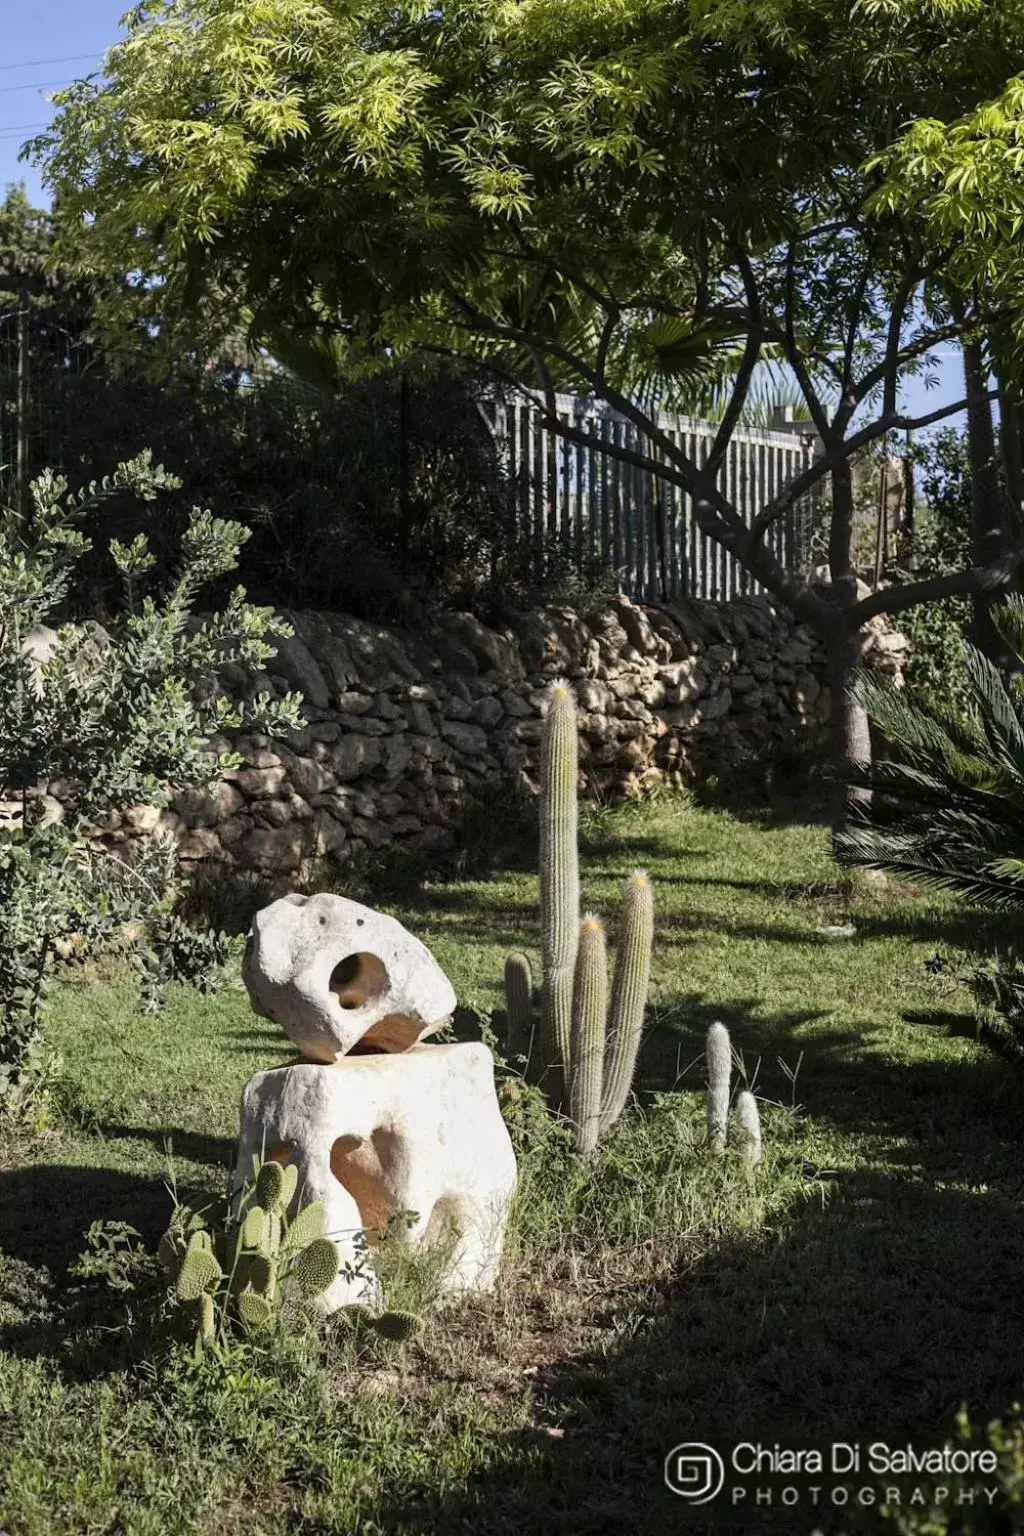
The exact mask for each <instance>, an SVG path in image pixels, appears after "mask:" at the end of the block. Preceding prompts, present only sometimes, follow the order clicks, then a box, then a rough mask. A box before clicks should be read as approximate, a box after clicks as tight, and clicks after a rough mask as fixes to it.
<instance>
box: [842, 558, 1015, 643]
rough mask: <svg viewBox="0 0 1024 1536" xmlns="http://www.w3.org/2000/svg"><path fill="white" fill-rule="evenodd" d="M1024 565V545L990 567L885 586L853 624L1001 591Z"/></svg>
mask: <svg viewBox="0 0 1024 1536" xmlns="http://www.w3.org/2000/svg"><path fill="white" fill-rule="evenodd" d="M1022 562H1024V546H1021V545H1015V546H1014V547H1013V548H1012V549H1008V550H1006V551H1005V552H1004V553H1003V554H1002V555H1000V556H999V559H998V560H993V561H992V562H991V563H990V564H989V565H975V566H972V567H971V568H970V569H969V570H966V571H951V572H950V573H949V574H948V575H946V576H930V577H928V578H927V579H926V580H924V581H914V582H910V583H909V584H908V585H907V586H905V587H883V588H882V589H881V590H880V591H878V592H873V593H872V594H871V596H870V597H865V598H864V599H863V600H862V601H861V602H859V603H857V605H856V606H855V607H854V608H853V609H852V610H851V613H850V621H851V623H853V624H854V625H856V627H857V628H860V626H861V625H862V624H866V623H867V621H868V619H873V618H874V617H875V616H876V615H877V614H879V613H904V612H906V610H907V609H908V608H916V607H917V605H918V604H919V603H928V602H933V601H934V600H935V599H937V598H940V597H972V596H974V595H975V594H976V593H980V592H998V591H1001V590H1002V589H1003V588H1005V587H1008V586H1009V585H1010V584H1011V582H1012V581H1013V579H1014V577H1015V576H1016V574H1017V570H1018V568H1019V567H1020V565H1021V563H1022Z"/></svg>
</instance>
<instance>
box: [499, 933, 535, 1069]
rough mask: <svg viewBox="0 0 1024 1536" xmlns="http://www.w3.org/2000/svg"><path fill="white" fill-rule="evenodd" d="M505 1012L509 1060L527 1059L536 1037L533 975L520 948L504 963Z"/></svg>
mask: <svg viewBox="0 0 1024 1536" xmlns="http://www.w3.org/2000/svg"><path fill="white" fill-rule="evenodd" d="M505 1010H506V1013H507V1015H508V1054H509V1057H510V1058H511V1059H512V1060H513V1061H514V1060H515V1059H516V1058H517V1057H521V1058H522V1059H524V1060H527V1059H528V1058H529V1055H530V1044H531V1040H532V1037H533V972H532V971H531V969H530V962H529V960H528V958H527V957H526V955H524V954H523V952H522V950H521V949H514V950H513V951H512V953H511V954H510V955H509V956H508V958H507V960H506V961H505Z"/></svg>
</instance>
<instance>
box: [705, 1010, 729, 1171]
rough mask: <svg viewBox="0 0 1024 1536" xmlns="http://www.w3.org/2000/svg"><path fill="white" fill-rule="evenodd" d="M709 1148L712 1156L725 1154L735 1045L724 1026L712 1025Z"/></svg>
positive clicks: (709, 1073) (710, 1041)
mask: <svg viewBox="0 0 1024 1536" xmlns="http://www.w3.org/2000/svg"><path fill="white" fill-rule="evenodd" d="M707 1062H708V1145H709V1146H710V1148H711V1150H712V1152H714V1153H716V1154H717V1153H720V1152H724V1151H725V1142H726V1137H727V1135H728V1131H729V1079H730V1077H731V1075H732V1042H731V1041H730V1039H729V1031H728V1030H727V1029H726V1027H725V1025H724V1024H718V1023H716V1024H712V1026H711V1028H710V1029H709V1030H708V1039H707Z"/></svg>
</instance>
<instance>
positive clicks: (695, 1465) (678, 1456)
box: [665, 1440, 725, 1504]
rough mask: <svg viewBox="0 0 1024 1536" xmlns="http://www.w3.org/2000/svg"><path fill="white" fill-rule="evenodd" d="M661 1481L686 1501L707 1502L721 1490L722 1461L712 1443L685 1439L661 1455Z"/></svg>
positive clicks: (693, 1502)
mask: <svg viewBox="0 0 1024 1536" xmlns="http://www.w3.org/2000/svg"><path fill="white" fill-rule="evenodd" d="M665 1481H666V1483H667V1484H668V1486H669V1487H670V1488H671V1490H672V1492H673V1493H677V1494H678V1495H679V1497H680V1498H681V1499H685V1500H686V1501H687V1503H688V1504H710V1502H711V1500H712V1499H714V1498H717V1497H718V1495H719V1494H720V1493H721V1491H722V1484H723V1483H724V1482H725V1463H724V1462H723V1461H722V1458H721V1456H719V1454H718V1452H717V1451H716V1450H715V1448H714V1446H711V1445H704V1444H703V1443H702V1442H701V1441H700V1440H687V1441H686V1442H685V1443H684V1444H683V1445H677V1446H675V1447H674V1448H673V1449H672V1450H671V1451H669V1453H668V1455H667V1456H666V1457H665Z"/></svg>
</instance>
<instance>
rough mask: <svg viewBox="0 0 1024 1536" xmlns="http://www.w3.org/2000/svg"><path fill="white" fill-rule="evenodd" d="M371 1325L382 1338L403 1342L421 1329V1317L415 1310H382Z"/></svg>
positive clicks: (398, 1342) (397, 1342)
mask: <svg viewBox="0 0 1024 1536" xmlns="http://www.w3.org/2000/svg"><path fill="white" fill-rule="evenodd" d="M373 1326H374V1328H375V1329H376V1330H377V1332H378V1333H379V1334H380V1336H381V1338H383V1339H390V1340H392V1341H393V1342H394V1343H396V1344H404V1343H405V1341H406V1340H407V1339H411V1338H413V1337H414V1336H415V1335H416V1334H417V1333H420V1332H421V1331H422V1329H423V1319H422V1317H420V1316H418V1314H417V1313H415V1312H382V1313H381V1314H380V1316H379V1317H375V1318H374V1319H373Z"/></svg>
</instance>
